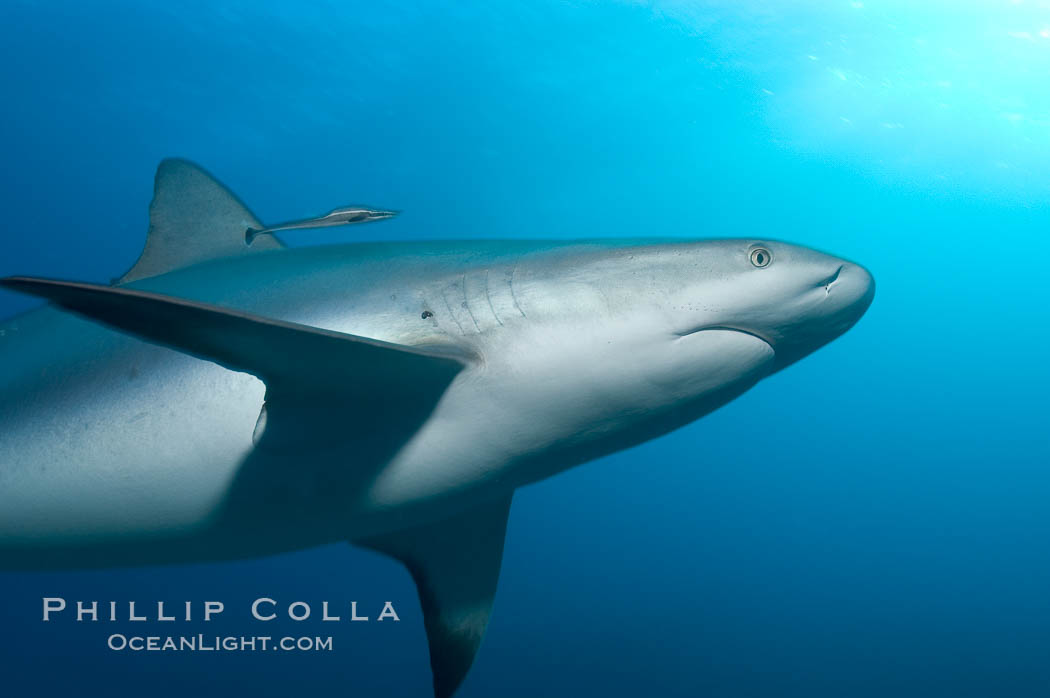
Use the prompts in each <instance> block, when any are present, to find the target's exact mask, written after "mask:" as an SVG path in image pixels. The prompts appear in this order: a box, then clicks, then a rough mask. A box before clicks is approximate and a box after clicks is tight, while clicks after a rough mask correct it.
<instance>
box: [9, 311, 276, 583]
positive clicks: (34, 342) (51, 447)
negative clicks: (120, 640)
mask: <svg viewBox="0 0 1050 698" xmlns="http://www.w3.org/2000/svg"><path fill="white" fill-rule="evenodd" d="M0 335H2V336H0V541H2V546H3V551H2V552H0V567H8V566H16V567H17V566H19V564H20V562H22V561H24V562H25V563H26V564H29V565H30V566H32V564H33V562H32V561H33V560H34V559H35V558H36V557H39V556H40V551H41V550H43V551H46V550H49V549H54V550H56V551H57V550H61V551H63V555H64V556H66V560H65V564H69V565H77V564H78V562H84V563H87V564H92V565H103V564H109V563H118V564H119V563H120V562H121V558H122V557H124V556H127V557H130V558H131V559H132V560H135V559H140V558H142V553H143V552H144V549H148V550H149V553H150V554H149V555H147V556H146V557H147V558H148V559H154V558H157V557H158V556H164V554H165V553H164V545H163V544H164V542H166V541H188V540H191V539H193V540H196V539H198V538H200V540H197V543H195V544H193V545H189V544H187V545H186V546H185V548H186V549H185V551H184V552H182V553H177V554H175V557H176V558H179V557H182V556H190V557H196V556H200V555H203V556H206V557H211V556H220V557H221V556H223V555H224V554H225V553H223V552H222V551H218V550H215V551H208V550H206V549H202V548H201V547H200V545H202V544H203V541H204V540H206V537H203V538H201V536H202V534H203V533H204V532H205V531H207V530H208V529H209V527H210V525H211V524H212V523H213V522H214V520H215V518H216V515H217V512H218V511H219V509H220V507H221V506H222V503H223V500H224V497H225V494H226V492H227V490H228V487H229V485H230V483H231V481H232V480H233V478H234V477H235V474H236V472H237V469H238V467H239V465H240V463H241V462H242V461H243V459H244V458H245V456H246V455H247V454H248V453H249V452H250V451H251V449H252V433H253V430H254V427H255V423H256V419H257V417H258V414H259V410H260V407H261V405H262V402H263V393H264V387H263V385H262V383H261V382H260V381H258V380H257V379H256V378H254V377H252V376H250V375H247V374H242V373H235V372H232V371H228V370H226V369H223V368H221V367H219V366H216V365H215V364H211V363H208V362H204V361H200V360H198V359H195V358H192V357H189V356H186V355H184V354H180V353H179V352H175V351H171V350H169V349H165V348H161V347H157V346H153V345H150V344H146V343H144V342H142V341H140V340H137V339H134V338H131V337H128V336H126V335H121V334H119V333H116V332H112V331H109V330H106V329H104V328H101V327H99V326H97V325H94V324H93V323H89V322H86V321H84V320H81V319H78V318H76V317H73V316H71V315H68V314H66V313H63V312H61V311H58V310H54V309H52V308H43V309H40V310H36V311H33V312H30V313H27V314H25V315H22V316H20V317H18V318H15V319H14V320H10V321H8V322H6V323H4V324H3V325H0ZM214 540H215V542H216V544H217V545H225V544H226V543H225V542H224V541H223V540H222V539H221V538H215V539H214ZM205 547H206V546H205ZM109 549H112V552H113V554H114V555H116V558H117V559H115V560H109V559H108V557H107V555H108V553H107V550H109ZM76 550H83V551H84V556H85V559H84V560H83V561H78V560H77V559H76V555H75V554H74V553H72V551H76ZM231 552H232V551H231ZM71 554H73V559H69V557H68V556H69V555H71Z"/></svg>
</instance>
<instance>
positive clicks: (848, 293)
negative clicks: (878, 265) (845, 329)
mask: <svg viewBox="0 0 1050 698" xmlns="http://www.w3.org/2000/svg"><path fill="white" fill-rule="evenodd" d="M820 285H821V286H823V287H824V290H825V292H826V293H827V295H828V298H829V300H832V299H833V300H832V303H833V305H835V306H840V307H841V312H843V314H844V315H845V316H847V317H850V318H851V321H850V325H852V324H853V323H854V322H856V321H857V320H859V319H860V317H861V316H862V315H864V312H865V311H866V310H867V309H868V307H869V306H870V305H871V301H872V300H873V299H874V298H875V278H874V277H873V276H872V275H871V272H869V271H868V270H867V269H865V268H864V267H862V266H860V265H859V264H853V263H852V262H843V263H842V264H840V265H839V267H838V269H837V270H836V271H835V273H834V274H832V275H831V276H830V277H828V278H827V279H826V280H825V281H823V282H821V284H820ZM836 310H838V308H836Z"/></svg>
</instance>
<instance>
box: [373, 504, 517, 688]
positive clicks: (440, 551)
mask: <svg viewBox="0 0 1050 698" xmlns="http://www.w3.org/2000/svg"><path fill="white" fill-rule="evenodd" d="M510 501H511V497H510V496H507V497H505V498H502V499H500V500H498V501H494V502H492V503H490V504H487V505H484V506H482V507H480V508H477V509H472V510H469V511H466V512H463V513H461V514H459V515H457V516H454V517H452V518H450V519H446V520H444V521H441V522H438V523H435V524H430V525H427V526H421V527H418V528H412V529H407V530H405V531H398V532H396V533H392V534H388V535H385V536H380V537H377V538H371V539H367V540H358V541H353V542H354V544H356V545H361V546H364V547H367V548H371V549H372V550H376V551H378V552H381V553H384V554H386V555H389V556H390V557H393V558H395V559H397V560H400V561H401V562H402V563H403V564H404V565H405V567H407V568H408V571H409V573H410V574H411V575H412V579H413V580H415V582H416V588H417V590H418V592H419V602H420V605H421V607H422V609H423V625H424V626H425V628H426V631H427V641H428V642H429V644H430V667H431V669H432V671H433V674H434V695H435V696H436V698H448V697H449V696H451V695H452V694H453V693H454V692H455V690H456V689H457V688H458V687H459V685H460V683H462V681H463V679H464V677H465V676H466V675H467V671H468V670H469V669H470V666H471V664H473V662H474V655H475V654H476V653H477V651H478V647H479V646H480V645H481V640H482V638H483V637H484V635H485V628H486V627H487V626H488V622H489V614H490V613H491V611H492V599H493V597H494V596H495V593H496V582H497V580H498V579H499V569H500V563H501V562H502V560H503V539H504V536H505V534H506V529H507V515H508V513H509V512H510Z"/></svg>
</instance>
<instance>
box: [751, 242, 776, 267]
mask: <svg viewBox="0 0 1050 698" xmlns="http://www.w3.org/2000/svg"><path fill="white" fill-rule="evenodd" d="M772 261H773V255H772V254H770V252H769V250H767V249H766V248H765V247H756V248H755V249H753V250H751V263H752V264H754V265H755V266H756V267H758V268H759V269H761V268H762V267H768V266H769V263H770V262H772Z"/></svg>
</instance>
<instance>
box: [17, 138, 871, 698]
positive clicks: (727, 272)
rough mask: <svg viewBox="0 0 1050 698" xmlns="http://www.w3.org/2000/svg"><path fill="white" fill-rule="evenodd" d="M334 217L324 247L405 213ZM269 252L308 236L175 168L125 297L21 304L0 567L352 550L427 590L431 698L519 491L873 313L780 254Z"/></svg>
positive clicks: (61, 285)
mask: <svg viewBox="0 0 1050 698" xmlns="http://www.w3.org/2000/svg"><path fill="white" fill-rule="evenodd" d="M347 210H349V209H347ZM341 211H342V210H339V209H337V212H336V215H335V216H334V219H330V220H328V221H322V223H323V224H328V223H333V220H334V221H338V223H339V224H343V223H352V222H355V221H359V222H364V221H368V220H377V219H381V218H384V217H389V215H392V212H387V211H384V210H382V209H369V208H367V207H355V208H354V209H353V212H352V213H349V214H347V213H346V212H345V211H342V212H341ZM318 220H319V219H318ZM333 224H334V223H333ZM299 227H311V226H310V224H309V223H303V224H302V225H300V226H299ZM276 228H282V229H283V230H286V231H287V230H294V229H295V228H296V225H290V226H289V225H285V226H283V227H282V226H274V227H271V228H267V226H265V225H263V224H262V223H261V222H260V221H259V220H258V219H257V218H256V217H255V216H254V214H252V213H251V212H250V211H249V210H248V208H247V207H246V206H245V205H244V204H243V203H242V202H241V201H240V200H239V199H238V198H237V197H236V196H234V195H233V194H232V193H231V192H230V191H229V190H228V189H227V188H226V187H225V186H224V185H222V184H221V183H220V182H219V181H217V180H216V179H215V178H214V177H213V176H211V175H210V174H209V173H207V172H206V171H205V170H203V169H202V168H200V167H199V166H197V165H195V164H194V163H192V162H189V161H187V160H181V159H169V160H164V161H163V162H161V164H160V166H159V167H158V169H157V173H156V178H155V185H154V195H153V200H152V203H151V205H150V227H149V231H148V235H147V240H146V244H145V248H144V249H143V252H142V254H141V256H140V258H139V259H138V261H137V262H136V263H135V265H134V266H133V267H132V268H131V269H130V270H129V271H128V272H126V273H125V274H124V275H122V276H121V277H119V278H117V279H115V280H114V281H113V282H112V283H110V284H94V283H81V282H75V281H65V280H54V279H43V278H29V277H7V278H4V279H2V280H0V286H2V287H3V288H6V289H8V290H12V291H17V292H22V293H26V294H31V295H34V296H37V297H40V298H42V299H45V300H46V301H47V303H46V304H45V305H43V306H41V307H39V308H36V309H33V310H30V311H28V312H26V313H23V314H22V315H19V316H16V317H14V318H10V319H8V320H6V321H4V322H3V323H2V324H0V568H2V569H7V570H42V569H51V570H62V569H81V568H105V567H121V566H129V565H152V564H178V563H188V562H207V561H222V560H233V559H243V558H250V557H258V556H266V555H274V554H278V553H282V552H286V551H292V550H299V549H304V548H308V547H312V546H318V545H322V544H330V543H333V542H341V541H346V542H349V543H351V544H353V545H357V546H360V547H363V548H367V549H370V550H373V551H378V552H379V553H382V554H385V555H387V556H390V557H392V558H394V559H396V560H398V561H400V562H401V563H403V565H404V567H405V568H406V569H407V571H408V573H409V574H410V575H411V576H412V578H413V579H414V581H415V583H416V586H417V589H418V594H419V599H420V607H421V609H422V614H423V623H424V627H425V630H426V634H427V638H428V644H429V650H430V664H431V669H432V674H433V687H434V695H435V696H436V697H437V698H448V696H451V695H452V694H453V693H454V692H456V690H457V688H458V687H459V686H460V684H461V682H462V681H463V679H464V677H465V676H466V675H467V672H468V670H469V669H470V667H471V665H472V663H473V661H474V657H475V654H476V653H477V650H478V647H479V646H480V644H481V642H482V638H483V636H484V634H485V629H486V627H487V624H488V621H489V617H490V615H491V612H492V608H493V599H494V596H495V592H496V587H497V581H498V578H499V570H500V564H501V560H502V556H503V547H504V538H505V531H506V524H507V519H508V515H509V512H510V507H511V499H512V497H513V494H514V492H515V490H516V489H518V488H520V487H523V486H525V485H528V484H530V483H535V482H537V481H540V480H543V479H545V478H548V477H551V476H553V475H555V474H557V473H559V472H561V471H564V470H566V469H568V468H571V467H574V466H576V465H579V464H582V463H585V462H588V461H591V460H594V459H596V458H599V457H601V456H604V455H607V454H610V453H613V452H616V451H619V450H622V449H626V448H629V447H632V446H635V445H637V444H640V443H642V442H644V441H647V440H649V439H653V438H656V437H659V436H660V435H662V434H666V433H668V432H670V431H672V430H674V429H677V428H679V427H682V426H684V425H686V424H689V423H691V422H693V421H694V420H697V419H699V418H700V417H702V416H704V415H706V414H708V413H710V412H712V411H713V410H716V409H718V408H719V407H721V406H723V405H725V404H726V403H728V402H729V401H731V400H733V399H734V398H736V397H737V396H739V395H741V394H742V393H744V392H745V391H747V390H749V389H750V388H752V387H753V386H755V385H756V384H757V383H758V382H759V381H761V380H762V379H763V378H765V377H768V376H770V375H771V374H773V373H775V372H777V371H780V370H782V369H784V368H786V367H787V366H790V365H791V364H792V363H794V362H796V361H798V360H799V359H801V358H803V357H805V356H807V355H808V354H810V353H812V352H813V351H815V350H816V349H818V348H820V347H821V346H823V345H825V344H827V343H828V342H830V341H832V340H833V339H835V338H836V337H838V336H840V335H841V334H843V333H844V332H845V331H846V330H848V329H849V328H850V327H851V326H853V325H854V324H855V323H856V322H857V321H858V320H859V319H860V317H861V316H862V315H863V314H864V312H865V311H866V309H867V308H868V306H869V305H870V304H871V302H872V298H873V295H874V281H873V279H872V276H871V274H870V273H869V272H868V271H867V270H865V269H864V268H863V267H862V266H860V265H858V264H855V263H852V262H849V261H846V260H843V259H839V258H837V257H834V256H831V255H828V254H824V253H822V252H818V251H816V250H813V249H809V248H807V247H803V246H799V245H794V244H789V243H786V242H780V241H776V240H766V239H752V238H731V239H700V240H684V239H649V238H644V239H618V238H617V239H580V240H460V241H455V240H453V241H410V242H357V243H350V244H342V245H322V246H313V247H288V246H286V245H285V244H284V243H283V241H282V240H281V239H280V238H279V237H278V236H277V235H275V234H273V233H274V232H275V229H276ZM260 231H267V232H266V234H259V233H260Z"/></svg>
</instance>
